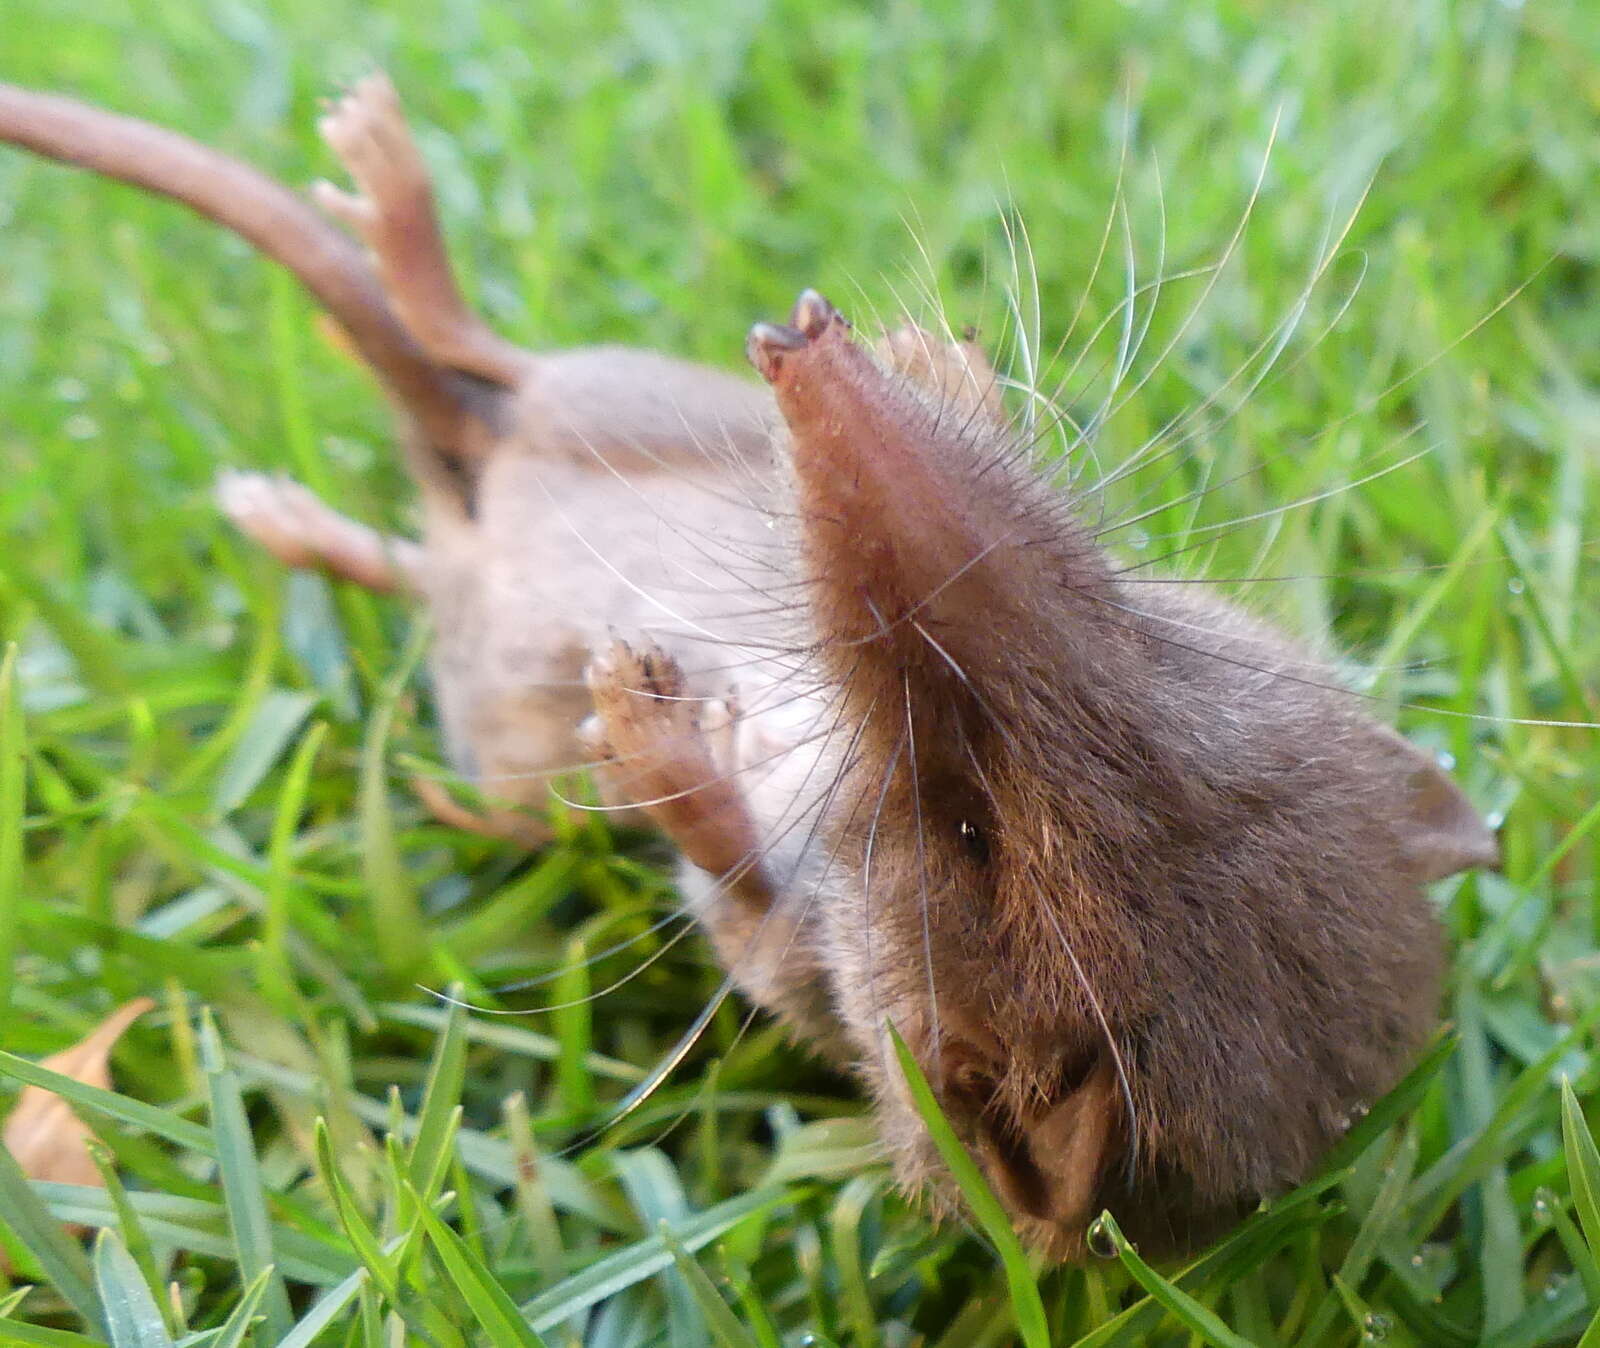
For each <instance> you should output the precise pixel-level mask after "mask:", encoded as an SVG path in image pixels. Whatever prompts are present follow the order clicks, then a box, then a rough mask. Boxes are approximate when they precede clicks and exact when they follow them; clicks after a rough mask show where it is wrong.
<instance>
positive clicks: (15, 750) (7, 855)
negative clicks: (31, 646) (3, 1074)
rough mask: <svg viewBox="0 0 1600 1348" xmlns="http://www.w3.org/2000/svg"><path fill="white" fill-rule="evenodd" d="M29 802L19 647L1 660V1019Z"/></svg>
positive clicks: (13, 952) (7, 998)
mask: <svg viewBox="0 0 1600 1348" xmlns="http://www.w3.org/2000/svg"><path fill="white" fill-rule="evenodd" d="M27 797H28V741H27V730H26V727H25V726H24V725H23V721H22V692H21V690H20V689H19V688H18V687H17V647H16V643H15V642H12V643H10V644H8V645H7V646H6V653H5V656H4V658H3V659H0V1017H5V1016H9V1015H10V1014H11V983H12V978H13V976H14V973H15V966H16V962H17V937H18V923H19V918H18V914H17V908H18V905H19V904H20V902H21V900H22V887H23V886H22V862H23V845H22V817H23V812H24V810H25V809H26V807H27Z"/></svg>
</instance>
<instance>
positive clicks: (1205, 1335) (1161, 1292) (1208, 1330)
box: [1090, 1212, 1255, 1348]
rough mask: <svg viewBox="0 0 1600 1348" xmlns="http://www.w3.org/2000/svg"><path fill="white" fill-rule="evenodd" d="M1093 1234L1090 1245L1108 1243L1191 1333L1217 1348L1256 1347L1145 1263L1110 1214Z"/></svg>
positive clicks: (1101, 1218) (1097, 1223)
mask: <svg viewBox="0 0 1600 1348" xmlns="http://www.w3.org/2000/svg"><path fill="white" fill-rule="evenodd" d="M1090 1231H1091V1237H1090V1243H1091V1244H1093V1243H1094V1241H1095V1240H1096V1239H1097V1238H1098V1239H1104V1240H1109V1241H1110V1242H1111V1245H1112V1248H1113V1249H1115V1250H1116V1252H1117V1257H1118V1258H1119V1259H1121V1260H1122V1266H1123V1267H1124V1268H1126V1269H1127V1270H1128V1272H1129V1273H1131V1274H1133V1279H1134V1281H1135V1282H1137V1283H1138V1284H1139V1286H1140V1287H1142V1288H1144V1290H1145V1291H1146V1292H1148V1293H1149V1294H1150V1295H1151V1296H1152V1297H1154V1298H1155V1299H1156V1301H1157V1302H1159V1303H1160V1304H1161V1305H1162V1306H1163V1307H1165V1308H1166V1310H1167V1311H1168V1313H1170V1314H1171V1315H1172V1316H1173V1317H1174V1318H1176V1319H1177V1320H1178V1322H1179V1323H1180V1324H1182V1325H1183V1326H1184V1327H1185V1328H1186V1329H1188V1330H1189V1332H1190V1333H1191V1334H1194V1335H1197V1336H1198V1337H1199V1338H1200V1339H1201V1340H1203V1341H1204V1342H1206V1343H1209V1344H1213V1345H1215V1348H1255V1345H1254V1344H1252V1343H1251V1342H1250V1341H1249V1340H1248V1339H1244V1338H1241V1337H1240V1336H1239V1335H1237V1334H1235V1333H1234V1332H1233V1331H1232V1330H1231V1329H1229V1328H1228V1327H1227V1325H1225V1324H1223V1323H1222V1321H1221V1320H1220V1319H1219V1318H1218V1317H1217V1315H1216V1313H1215V1312H1214V1311H1210V1310H1207V1309H1206V1307H1204V1306H1202V1305H1201V1304H1200V1303H1199V1302H1198V1301H1196V1300H1195V1299H1194V1298H1193V1297H1192V1296H1190V1295H1189V1294H1188V1293H1187V1292H1185V1291H1184V1290H1183V1289H1182V1288H1180V1287H1177V1286H1176V1285H1174V1284H1173V1283H1170V1282H1168V1281H1167V1280H1166V1279H1165V1278H1163V1277H1162V1276H1161V1275H1160V1274H1159V1273H1157V1272H1156V1271H1155V1270H1154V1269H1153V1268H1151V1267H1150V1265H1149V1264H1147V1263H1145V1262H1144V1260H1143V1259H1141V1258H1140V1257H1139V1254H1138V1251H1136V1250H1135V1249H1134V1248H1133V1246H1132V1245H1131V1244H1130V1243H1129V1241H1128V1238H1127V1237H1126V1236H1124V1235H1123V1234H1122V1229H1121V1228H1120V1227H1119V1226H1118V1225H1117V1221H1116V1218H1115V1217H1113V1216H1112V1215H1111V1214H1110V1213H1109V1212H1102V1213H1101V1214H1100V1216H1099V1218H1098V1219H1096V1221H1095V1224H1094V1226H1093V1227H1091V1228H1090Z"/></svg>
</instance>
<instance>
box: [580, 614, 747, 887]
mask: <svg viewBox="0 0 1600 1348" xmlns="http://www.w3.org/2000/svg"><path fill="white" fill-rule="evenodd" d="M586 677H587V680H588V684H589V691H590V694H591V695H592V696H593V698H594V707H595V715H594V717H593V718H592V720H591V721H590V722H589V723H587V724H586V726H585V728H584V731H583V734H584V738H585V742H586V744H587V745H588V747H590V748H591V750H592V751H593V752H594V753H595V755H596V757H597V758H598V759H599V760H601V761H602V762H603V764H604V767H603V769H602V771H603V773H604V775H605V777H606V778H607V782H606V789H607V794H608V795H611V796H614V797H617V798H620V799H621V800H624V801H628V802H630V803H632V804H635V805H637V806H639V807H640V808H641V809H643V810H644V811H645V812H646V813H647V814H649V815H650V817H651V818H652V819H654V820H655V822H656V824H657V825H658V826H659V827H660V828H661V829H663V830H664V831H665V832H666V833H667V835H668V836H669V837H670V838H671V839H672V841H673V842H674V843H675V844H676V845H677V847H678V849H679V850H680V851H682V852H683V854H684V855H685V856H686V857H688V858H689V860H690V861H692V862H694V864H695V865H697V866H699V867H700V868H701V869H702V870H705V871H709V872H710V873H711V874H713V875H717V876H721V877H723V878H724V880H725V881H726V883H727V884H728V885H729V887H730V888H733V889H737V890H739V891H740V892H742V893H744V894H746V895H747V896H748V897H759V898H760V899H761V900H762V901H763V902H765V901H767V899H768V898H769V897H770V896H769V895H768V894H767V885H766V880H765V877H764V875H763V873H762V871H761V868H760V865H759V861H758V858H759V855H760V853H759V848H760V839H759V837H758V836H757V833H756V827H755V822H754V820H753V819H752V818H751V816H750V812H749V809H748V808H747V806H746V804H745V801H744V798H743V796H742V795H741V794H740V792H739V789H738V785H737V783H736V781H735V779H734V776H733V772H734V764H733V761H732V760H733V752H732V748H733V746H732V732H733V721H734V716H733V713H732V710H731V708H730V707H729V706H728V705H727V704H726V703H725V702H722V701H719V700H716V699H705V698H699V697H695V696H693V695H692V694H690V693H689V692H688V690H687V687H686V685H685V683H684V679H683V672H682V670H680V669H679V667H678V664H677V662H676V661H675V660H673V659H672V658H671V657H670V656H668V655H666V654H664V653H663V652H661V651H660V650H657V649H654V648H647V649H644V650H639V651H636V650H634V649H633V647H631V646H629V645H627V644H626V643H625V642H620V641H619V642H617V643H616V644H615V645H614V646H613V647H612V648H611V650H610V651H608V652H605V653H604V654H600V655H596V656H595V658H594V660H593V661H592V662H591V664H590V666H589V670H588V674H587V676H586Z"/></svg>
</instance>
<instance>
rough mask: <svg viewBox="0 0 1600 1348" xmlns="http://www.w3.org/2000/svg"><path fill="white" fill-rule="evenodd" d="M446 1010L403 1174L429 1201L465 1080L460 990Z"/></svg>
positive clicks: (442, 1164)
mask: <svg viewBox="0 0 1600 1348" xmlns="http://www.w3.org/2000/svg"><path fill="white" fill-rule="evenodd" d="M447 995H448V997H449V998H450V1003H449V1004H450V1013H449V1015H448V1016H447V1017H446V1018H445V1022H444V1028H443V1029H442V1030H441V1031H440V1032H439V1038H438V1040H437V1041H436V1042H435V1044H434V1047H433V1059H432V1061H431V1062H429V1064H428V1075H427V1078H426V1081H425V1082H424V1085H423V1088H422V1104H421V1107H420V1108H419V1109H418V1110H417V1131H416V1135H415V1137H414V1138H413V1139H412V1142H411V1151H410V1157H409V1162H408V1166H407V1171H406V1173H407V1174H408V1175H409V1177H410V1179H411V1183H412V1184H413V1186H415V1187H416V1189H417V1190H418V1192H420V1193H421V1194H423V1196H424V1197H425V1198H427V1199H429V1200H430V1201H431V1200H432V1198H433V1196H434V1194H435V1193H436V1192H437V1189H433V1188H430V1187H429V1186H430V1185H433V1184H435V1183H436V1182H438V1181H440V1180H441V1179H442V1177H443V1175H444V1171H445V1167H446V1164H447V1162H448V1154H449V1149H450V1145H451V1140H452V1138H453V1137H454V1134H455V1127H456V1124H457V1122H459V1119H458V1115H457V1110H458V1109H459V1107H460V1105H461V1092H462V1090H463V1089H464V1088H465V1087H466V1081H467V1036H466V1033H465V1022H466V1017H467V1011H466V1007H465V1006H463V1005H462V1004H461V1001H460V1000H459V999H460V996H461V989H460V988H459V987H452V988H451V989H450V990H449V993H448V994H447Z"/></svg>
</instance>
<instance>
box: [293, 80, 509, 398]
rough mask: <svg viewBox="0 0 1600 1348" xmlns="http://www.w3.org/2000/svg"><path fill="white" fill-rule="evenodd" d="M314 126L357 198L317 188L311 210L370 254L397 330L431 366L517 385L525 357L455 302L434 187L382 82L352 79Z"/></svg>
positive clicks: (328, 186) (321, 186)
mask: <svg viewBox="0 0 1600 1348" xmlns="http://www.w3.org/2000/svg"><path fill="white" fill-rule="evenodd" d="M321 128H322V135H323V138H324V139H325V140H326V141H327V142H328V144H329V145H330V146H331V147H332V148H333V151H334V153H335V154H337V155H338V156H339V159H340V161H341V162H342V163H343V164H344V166H345V168H347V169H348V170H349V171H350V176H351V177H352V178H353V179H354V180H355V184H356V188H357V191H356V192H354V193H350V192H344V191H341V190H340V189H338V188H336V187H334V186H333V185H332V184H331V183H318V184H317V187H316V200H317V203H318V204H319V205H320V206H322V207H323V209H324V210H326V211H328V212H329V214H331V215H333V216H335V217H337V218H338V219H340V220H342V221H343V222H344V223H345V224H346V225H348V226H349V227H350V228H351V229H352V230H354V231H355V232H356V233H357V234H358V235H360V236H361V238H362V239H364V240H365V241H366V243H367V246H368V247H369V248H371V249H372V254H373V257H374V259H375V260H376V262H377V266H378V273H379V275H380V276H381V277H382V280H383V285H384V289H385V291H386V292H387V293H388V296H389V300H390V303H392V304H393V305H394V308H395V311H396V312H397V313H398V314H399V317H400V321H401V323H402V324H404V325H405V327H406V329H407V330H408V331H409V332H410V333H411V335H412V336H413V337H414V338H416V340H417V343H418V344H419V345H420V346H421V347H422V349H423V350H424V351H426V352H427V353H428V355H429V356H430V357H431V358H432V359H433V360H435V361H437V362H438V363H439V364H441V365H447V366H450V367H451V368H453V369H457V370H463V371H465V372H466V373H468V374H475V375H478V376H479V377H480V378H483V379H487V380H489V381H490V382H491V383H495V384H503V385H514V384H516V383H518V382H519V381H520V380H521V378H522V377H523V375H524V374H525V372H526V370H527V366H528V362H529V359H530V357H529V355H528V353H527V352H525V351H523V350H522V349H521V348H520V347H518V346H516V345H514V344H513V343H511V342H508V341H506V340H505V339H504V338H503V337H500V336H498V335H497V334H496V333H494V332H493V331H491V330H490V328H489V327H488V325H487V324H486V323H484V321H483V320H482V319H481V318H480V317H478V315H477V314H475V313H473V312H472V311H471V310H470V309H468V308H467V305H466V302H465V301H464V300H463V299H462V297H461V291H460V289H459V287H458V286H457V285H456V280H455V275H454V273H452V272H451V270H450V259H449V257H448V255H447V254H446V252H445V247H444V239H443V238H442V236H441V235H440V232H439V218H438V213H437V211H436V209H435V207H434V199H433V183H432V181H431V180H430V179H429V177H428V168H427V165H426V164H425V163H423V159H422V154H421V152H420V151H419V150H418V149H417V143H416V141H415V140H413V139H412V136H411V129H410V128H409V127H408V126H407V125H406V119H405V114H404V113H403V112H402V111H401V108H400V96H399V95H398V94H397V93H396V92H395V88H394V85H393V84H391V83H390V82H389V77H388V76H387V75H384V74H382V73H376V74H372V75H368V76H367V77H366V78H364V79H362V80H360V81H359V82H358V83H357V84H356V86H355V88H354V89H352V90H351V91H350V93H348V94H346V95H345V96H344V97H343V98H341V99H339V100H338V102H337V103H335V104H334V106H333V108H332V109H331V110H330V111H329V113H328V115H327V116H326V117H324V118H323V120H322V123H321Z"/></svg>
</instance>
